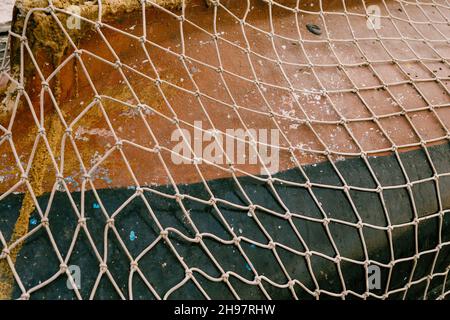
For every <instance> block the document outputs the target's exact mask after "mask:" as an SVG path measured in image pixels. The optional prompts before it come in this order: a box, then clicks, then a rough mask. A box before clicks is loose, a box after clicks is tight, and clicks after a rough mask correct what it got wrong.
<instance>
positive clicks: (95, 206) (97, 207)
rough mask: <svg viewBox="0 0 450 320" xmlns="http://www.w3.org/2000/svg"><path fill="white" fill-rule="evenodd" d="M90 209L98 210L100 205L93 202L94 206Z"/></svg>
mask: <svg viewBox="0 0 450 320" xmlns="http://www.w3.org/2000/svg"><path fill="white" fill-rule="evenodd" d="M92 208H94V209H100V205H99V204H98V203H97V202H94V204H93V205H92Z"/></svg>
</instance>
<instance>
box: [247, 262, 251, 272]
mask: <svg viewBox="0 0 450 320" xmlns="http://www.w3.org/2000/svg"><path fill="white" fill-rule="evenodd" d="M245 267H246V268H247V270H248V271H252V268H251V267H250V265H249V264H248V263H247V262H246V263H245Z"/></svg>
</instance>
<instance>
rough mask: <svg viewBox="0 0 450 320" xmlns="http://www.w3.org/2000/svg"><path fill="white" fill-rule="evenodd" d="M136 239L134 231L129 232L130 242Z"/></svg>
mask: <svg viewBox="0 0 450 320" xmlns="http://www.w3.org/2000/svg"><path fill="white" fill-rule="evenodd" d="M136 239H137V236H136V233H135V232H134V231H131V232H130V240H131V241H134V240H136Z"/></svg>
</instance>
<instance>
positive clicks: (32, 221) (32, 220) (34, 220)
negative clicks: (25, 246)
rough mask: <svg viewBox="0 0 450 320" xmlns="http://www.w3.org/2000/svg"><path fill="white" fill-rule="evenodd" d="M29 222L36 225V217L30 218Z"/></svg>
mask: <svg viewBox="0 0 450 320" xmlns="http://www.w3.org/2000/svg"><path fill="white" fill-rule="evenodd" d="M30 224H31V225H33V226H35V225H37V219H36V218H31V219H30Z"/></svg>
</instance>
